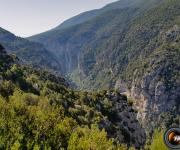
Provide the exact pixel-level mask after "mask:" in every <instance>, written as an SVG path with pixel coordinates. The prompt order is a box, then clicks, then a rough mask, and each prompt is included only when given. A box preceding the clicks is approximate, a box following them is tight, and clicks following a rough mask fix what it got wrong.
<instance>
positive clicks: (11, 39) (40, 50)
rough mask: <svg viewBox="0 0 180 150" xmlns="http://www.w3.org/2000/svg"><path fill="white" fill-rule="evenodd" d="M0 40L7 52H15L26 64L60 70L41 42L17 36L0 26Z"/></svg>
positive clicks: (54, 58) (55, 59) (57, 63)
mask: <svg viewBox="0 0 180 150" xmlns="http://www.w3.org/2000/svg"><path fill="white" fill-rule="evenodd" d="M0 42H1V44H2V45H3V46H4V47H6V49H7V51H8V53H11V54H16V55H17V56H18V57H19V58H20V59H21V60H22V61H24V62H25V63H27V64H30V65H33V66H35V67H42V68H47V69H51V70H54V71H55V70H56V71H57V70H59V71H60V70H61V66H60V64H59V62H58V61H57V58H56V57H55V56H54V54H52V53H50V52H49V51H48V50H47V49H45V48H44V47H43V45H41V44H38V43H35V42H30V41H28V40H26V39H23V38H20V37H17V36H15V35H14V34H12V33H10V32H8V31H6V30H5V29H3V28H0Z"/></svg>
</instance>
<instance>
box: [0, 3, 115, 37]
mask: <svg viewBox="0 0 180 150" xmlns="http://www.w3.org/2000/svg"><path fill="white" fill-rule="evenodd" d="M114 1H117V0H0V27H2V28H4V29H6V30H8V31H10V32H12V33H14V34H15V35H17V36H21V37H28V36H31V35H34V34H37V33H41V32H44V31H47V30H49V29H52V28H54V27H56V26H58V25H59V24H60V23H62V22H63V21H65V20H66V19H69V18H71V17H73V16H75V15H77V14H79V13H82V12H85V11H88V10H92V9H98V8H101V7H103V6H105V5H106V4H108V3H111V2H114Z"/></svg>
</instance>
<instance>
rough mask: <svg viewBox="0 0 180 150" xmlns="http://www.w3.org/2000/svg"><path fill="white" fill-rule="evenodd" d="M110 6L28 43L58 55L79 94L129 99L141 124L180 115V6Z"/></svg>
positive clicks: (173, 0) (173, 1) (174, 1)
mask: <svg viewBox="0 0 180 150" xmlns="http://www.w3.org/2000/svg"><path fill="white" fill-rule="evenodd" d="M122 3H126V5H124V7H120V8H118V7H116V6H118V4H122ZM112 5H113V6H114V9H108V11H105V12H103V13H102V14H100V15H98V16H96V17H93V18H91V19H90V20H88V21H86V19H85V20H84V21H86V22H81V24H77V25H73V26H72V27H68V28H66V29H63V30H62V29H59V30H55V31H53V30H52V31H50V32H48V34H45V35H44V34H41V35H40V36H37V38H36V36H35V37H32V38H30V39H31V40H33V39H34V40H35V41H38V42H40V43H42V44H44V45H45V46H46V47H47V48H48V49H49V50H50V51H51V52H52V53H54V54H56V55H57V56H58V58H59V60H61V62H60V63H61V64H62V65H61V66H63V67H64V68H63V73H64V74H70V78H71V79H72V80H73V81H74V82H75V83H76V84H77V85H78V86H79V88H81V89H87V90H94V89H95V90H96V89H103V88H104V89H109V88H114V87H116V89H118V90H120V91H121V92H123V93H126V94H128V95H129V96H130V97H131V98H132V99H134V103H135V106H136V108H137V109H138V111H139V113H138V118H139V119H141V120H143V121H144V120H145V119H144V118H145V117H148V118H151V119H152V118H159V114H161V113H163V112H168V111H173V112H172V113H173V114H174V113H175V114H179V97H180V95H179V93H180V86H179V85H180V74H179V70H180V63H179V60H180V51H179V50H180V41H179V38H180V1H179V0H163V1H158V0H149V1H148V3H147V1H145V0H142V1H133V3H132V1H129V3H128V1H125V0H124V1H123V0H122V1H118V2H116V3H113V4H112ZM112 5H110V6H112ZM121 6H123V5H121ZM112 8H113V7H112ZM103 9H104V8H103ZM72 24H73V23H72ZM146 121H148V120H147V119H146Z"/></svg>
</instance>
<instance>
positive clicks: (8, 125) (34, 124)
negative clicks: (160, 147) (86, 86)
mask: <svg viewBox="0 0 180 150" xmlns="http://www.w3.org/2000/svg"><path fill="white" fill-rule="evenodd" d="M13 57H14V56H13ZM13 57H12V56H9V55H7V53H6V51H5V50H4V48H3V47H2V46H1V45H0V149H19V150H24V149H53V150H59V149H68V150H74V149H82V150H86V149H93V150H96V149H99V150H104V149H112V150H113V149H114V150H117V149H122V150H126V146H125V144H126V145H127V146H133V147H136V148H140V147H144V144H145V141H146V135H145V131H144V129H143V128H142V127H141V125H140V124H139V122H138V121H137V119H136V115H137V113H136V111H135V110H134V109H133V108H132V103H130V102H128V101H127V97H126V96H124V95H121V94H120V93H118V92H115V91H101V92H93V93H92V92H82V91H74V90H72V89H70V88H69V87H68V83H67V82H66V81H65V80H64V78H62V77H60V76H56V75H53V74H51V73H49V72H47V71H43V70H42V69H38V70H37V69H33V68H30V67H27V66H25V65H20V64H18V61H16V60H18V59H17V58H16V59H14V58H13ZM119 143H124V144H123V145H122V144H119Z"/></svg>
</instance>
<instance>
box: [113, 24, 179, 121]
mask: <svg viewBox="0 0 180 150" xmlns="http://www.w3.org/2000/svg"><path fill="white" fill-rule="evenodd" d="M179 35H180V28H179V27H178V26H177V25H174V26H173V27H171V28H169V29H167V30H166V31H164V32H162V33H161V34H160V36H159V38H160V39H163V41H164V43H162V45H161V46H160V47H159V48H157V49H155V50H154V52H153V53H151V54H150V55H149V56H148V57H149V58H147V59H143V60H144V61H142V59H139V60H137V61H136V62H138V63H137V64H139V66H140V67H139V66H138V65H137V66H135V65H134V66H133V67H132V66H131V67H129V70H130V69H131V70H134V71H131V79H130V81H122V80H118V81H117V82H116V86H115V88H116V89H119V90H120V92H121V93H126V94H127V95H128V97H130V98H132V99H134V106H135V107H136V109H137V110H138V115H137V117H138V119H139V120H141V121H143V122H145V121H148V120H147V119H157V118H158V117H159V115H160V114H161V113H163V112H167V111H177V112H178V109H179V100H180V75H179V71H180V64H179V60H180V51H179V45H180V43H179ZM127 68H128V67H127ZM129 70H128V69H127V70H126V71H129Z"/></svg>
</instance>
